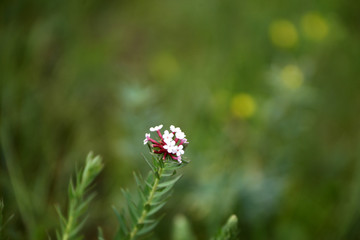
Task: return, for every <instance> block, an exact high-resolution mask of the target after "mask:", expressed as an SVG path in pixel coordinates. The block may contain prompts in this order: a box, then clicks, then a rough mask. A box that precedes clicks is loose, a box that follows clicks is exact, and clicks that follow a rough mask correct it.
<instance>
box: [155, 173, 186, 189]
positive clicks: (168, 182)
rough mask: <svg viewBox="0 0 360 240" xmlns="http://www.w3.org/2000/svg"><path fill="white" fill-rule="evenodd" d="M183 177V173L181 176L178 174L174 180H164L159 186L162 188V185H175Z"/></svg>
mask: <svg viewBox="0 0 360 240" xmlns="http://www.w3.org/2000/svg"><path fill="white" fill-rule="evenodd" d="M181 177H182V175H179V176H177V177H176V178H174V179H172V180H170V181H165V182H163V183H160V184H159V185H158V187H159V188H162V187H167V186H169V185H174V184H175V183H176V182H177V181H178V180H179V179H180V178H181Z"/></svg>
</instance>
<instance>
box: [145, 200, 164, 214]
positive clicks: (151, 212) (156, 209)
mask: <svg viewBox="0 0 360 240" xmlns="http://www.w3.org/2000/svg"><path fill="white" fill-rule="evenodd" d="M165 204H166V202H163V203H160V204H159V205H157V206H156V205H155V206H151V209H150V211H149V212H148V216H151V215H152V214H154V213H156V212H157V211H159V210H160V209H161V208H162V207H163V206H164V205H165Z"/></svg>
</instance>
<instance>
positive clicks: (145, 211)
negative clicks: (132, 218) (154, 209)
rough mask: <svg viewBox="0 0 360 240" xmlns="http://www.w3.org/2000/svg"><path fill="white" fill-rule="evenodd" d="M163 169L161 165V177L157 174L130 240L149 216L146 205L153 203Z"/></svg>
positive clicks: (159, 172)
mask: <svg viewBox="0 0 360 240" xmlns="http://www.w3.org/2000/svg"><path fill="white" fill-rule="evenodd" d="M163 170H164V168H163V167H160V169H159V171H158V174H159V177H158V178H157V177H156V176H155V181H154V185H153V187H152V188H151V191H150V194H149V198H148V200H147V201H146V202H145V204H144V206H143V207H144V210H143V211H142V213H141V216H140V218H139V219H138V221H137V224H135V226H134V228H133V229H132V231H131V232H130V238H129V240H132V239H134V238H135V236H136V233H137V232H138V230H139V229H138V227H137V226H138V225H139V224H142V223H143V222H144V220H145V218H146V216H147V214H148V212H149V209H148V208H146V207H145V206H146V205H147V204H149V205H151V201H152V199H153V198H154V194H155V192H156V189H157V186H158V185H159V182H160V178H161V174H162V172H163Z"/></svg>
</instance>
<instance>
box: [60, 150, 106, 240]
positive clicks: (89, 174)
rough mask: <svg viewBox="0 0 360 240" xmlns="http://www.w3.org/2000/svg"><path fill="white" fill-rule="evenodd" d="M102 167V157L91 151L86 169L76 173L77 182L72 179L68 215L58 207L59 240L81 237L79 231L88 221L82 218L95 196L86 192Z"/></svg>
mask: <svg viewBox="0 0 360 240" xmlns="http://www.w3.org/2000/svg"><path fill="white" fill-rule="evenodd" d="M102 168H103V164H102V162H101V158H100V157H99V156H96V157H93V154H92V153H89V154H88V156H87V159H86V164H85V167H84V169H82V170H80V171H79V172H77V173H76V180H75V183H74V182H73V181H70V184H69V191H68V198H69V207H68V212H67V217H65V216H64V215H63V214H62V213H61V211H60V209H59V207H57V211H58V213H59V216H60V222H61V223H60V225H61V227H60V232H56V237H57V239H58V240H72V239H81V237H79V236H78V235H79V231H80V230H81V228H82V227H83V225H84V224H85V221H86V218H83V219H81V218H82V216H83V215H84V213H85V212H86V210H87V208H88V206H89V203H90V201H91V200H92V199H93V198H94V196H95V195H94V194H90V195H88V196H86V193H87V190H88V188H89V186H90V185H91V183H92V181H93V180H94V178H95V177H96V176H97V175H98V174H99V173H100V171H101V170H102ZM100 236H101V234H100Z"/></svg>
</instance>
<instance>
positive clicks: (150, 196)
mask: <svg viewBox="0 0 360 240" xmlns="http://www.w3.org/2000/svg"><path fill="white" fill-rule="evenodd" d="M144 158H145V161H146V162H147V163H148V164H149V166H150V168H151V171H150V172H149V174H148V176H147V178H146V179H143V177H142V176H141V175H140V174H136V173H134V178H135V181H136V184H137V190H138V200H137V202H135V201H134V198H133V197H132V196H131V195H130V194H129V191H128V190H124V189H122V192H123V195H124V197H125V199H126V201H127V208H126V210H127V211H126V212H125V210H124V209H123V210H122V211H121V212H119V211H118V210H116V209H115V208H114V211H115V213H116V215H117V218H118V221H119V225H120V227H119V231H118V234H117V236H116V239H118V240H133V239H137V238H138V237H139V236H142V235H146V234H148V233H150V232H151V231H152V230H153V229H154V228H155V227H156V225H157V224H158V223H159V221H160V219H161V217H157V216H154V215H155V214H156V213H157V212H158V211H159V210H160V209H161V208H162V207H163V206H164V205H165V204H166V202H167V200H168V198H169V196H170V192H171V190H172V188H173V186H174V185H175V183H176V182H177V181H178V180H179V179H180V177H181V175H179V176H176V170H177V169H179V168H181V167H183V166H184V165H185V164H186V163H182V164H178V163H175V162H172V161H166V162H164V161H163V160H162V159H161V156H160V157H159V156H156V157H155V156H153V158H152V161H149V160H148V159H146V157H144Z"/></svg>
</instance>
